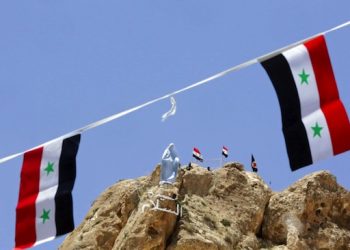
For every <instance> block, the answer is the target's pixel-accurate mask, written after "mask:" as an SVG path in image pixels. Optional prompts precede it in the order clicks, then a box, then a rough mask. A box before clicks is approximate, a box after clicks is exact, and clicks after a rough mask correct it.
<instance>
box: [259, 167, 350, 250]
mask: <svg viewBox="0 0 350 250" xmlns="http://www.w3.org/2000/svg"><path fill="white" fill-rule="evenodd" d="M349 195H350V194H349V192H348V191H347V190H345V189H344V188H343V187H341V186H340V185H338V184H337V182H336V179H335V177H334V176H332V175H331V174H330V173H329V172H326V171H320V172H316V173H313V174H310V175H308V176H306V177H304V178H302V179H301V180H299V181H297V182H296V183H295V184H293V185H292V186H291V187H289V188H288V189H286V190H284V191H283V192H281V193H277V194H274V195H273V196H272V197H271V199H270V202H269V205H268V207H267V209H266V214H265V217H264V222H263V227H262V235H263V237H264V238H266V239H269V240H271V241H273V242H274V243H277V244H286V245H287V246H288V247H289V249H350V240H349V239H350V231H349V230H350V222H349V219H350V207H349V204H350V199H349Z"/></svg>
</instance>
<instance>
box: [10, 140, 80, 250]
mask: <svg viewBox="0 0 350 250" xmlns="http://www.w3.org/2000/svg"><path fill="white" fill-rule="evenodd" d="M79 143H80V134H77V135H74V136H72V137H69V138H66V139H63V140H57V141H54V142H52V143H49V144H46V145H44V146H42V147H38V148H35V149H33V150H30V151H27V152H26V153H25V154H24V158H23V165H22V170H21V181H20V187H19V198H18V204H17V208H16V236H15V238H16V240H15V242H16V246H15V248H16V249H24V248H29V247H32V246H36V245H38V244H41V243H44V242H46V241H49V240H53V239H54V238H55V237H56V236H59V235H63V234H66V233H68V232H70V231H72V230H73V229H74V221H73V200H72V189H73V186H74V182H75V176H76V160H75V158H76V155H77V153H78V148H79Z"/></svg>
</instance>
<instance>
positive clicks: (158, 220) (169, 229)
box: [60, 163, 350, 250]
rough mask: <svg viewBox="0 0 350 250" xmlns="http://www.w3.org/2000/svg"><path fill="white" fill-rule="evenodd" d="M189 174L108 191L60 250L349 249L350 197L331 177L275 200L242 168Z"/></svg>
mask: <svg viewBox="0 0 350 250" xmlns="http://www.w3.org/2000/svg"><path fill="white" fill-rule="evenodd" d="M192 166H193V168H192V169H186V166H184V167H183V168H181V171H179V175H178V178H177V181H176V183H175V185H168V184H166V185H162V186H159V185H158V182H159V174H160V166H157V167H156V168H155V170H154V171H153V173H152V174H151V175H150V176H147V177H140V178H137V179H134V180H123V181H119V182H118V183H116V184H115V185H113V186H111V187H109V188H108V189H107V190H105V191H104V192H103V193H102V194H101V195H100V197H98V198H97V200H96V201H95V202H94V204H93V205H92V207H91V209H90V211H89V212H88V214H87V215H86V217H85V219H84V221H83V222H82V223H81V224H80V225H79V226H78V227H77V228H76V229H75V230H74V231H73V232H72V233H71V234H70V235H68V236H67V238H66V239H65V241H64V242H63V244H62V245H61V247H60V249H61V250H68V249H72V250H78V249H91V250H98V249H101V250H109V249H113V250H120V249H133V250H134V249H167V250H182V249H183V250H185V249H190V250H196V249H209V250H211V249H213V250H214V249H215V250H219V249H220V250H221V249H275V250H277V249H350V193H349V191H347V190H346V189H344V188H343V187H341V186H340V185H338V184H337V182H336V178H335V177H334V176H333V175H331V174H330V173H329V172H326V171H320V172H315V173H312V174H310V175H307V176H305V177H304V178H302V179H300V180H299V181H297V182H296V183H294V184H293V185H291V186H290V187H289V188H287V189H286V190H284V191H282V192H273V191H272V190H271V189H270V188H269V186H268V185H267V184H266V183H265V182H264V181H263V180H262V179H261V178H260V177H259V175H258V174H256V173H253V172H248V171H245V170H244V167H243V165H241V164H239V163H228V164H226V165H225V166H223V167H222V168H219V169H215V170H213V171H208V170H207V169H206V168H202V167H201V166H198V165H196V164H192ZM157 200H158V203H157ZM155 206H156V207H158V208H159V209H158V210H156V209H154V207H155ZM162 209H163V210H162ZM164 209H167V210H169V211H172V212H173V213H171V212H166V211H164ZM176 213H178V215H176Z"/></svg>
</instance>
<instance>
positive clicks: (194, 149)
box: [193, 148, 201, 154]
mask: <svg viewBox="0 0 350 250" xmlns="http://www.w3.org/2000/svg"><path fill="white" fill-rule="evenodd" d="M193 151H194V152H196V153H197V154H201V152H199V150H198V148H193Z"/></svg>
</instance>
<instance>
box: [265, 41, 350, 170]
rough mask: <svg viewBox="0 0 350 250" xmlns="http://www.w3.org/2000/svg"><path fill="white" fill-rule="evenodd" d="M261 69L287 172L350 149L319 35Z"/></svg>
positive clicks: (343, 114)
mask: <svg viewBox="0 0 350 250" xmlns="http://www.w3.org/2000/svg"><path fill="white" fill-rule="evenodd" d="M261 64H262V66H263V67H264V68H265V70H266V72H267V73H268V75H269V77H270V79H271V81H272V84H273V86H274V88H275V91H276V93H277V97H278V100H279V103H280V108H281V113H282V124H283V133H284V138H285V142H286V146H287V152H288V156H289V162H290V166H291V169H292V171H294V170H296V169H299V168H301V167H304V166H307V165H310V164H312V163H314V162H316V161H318V160H321V159H324V158H326V157H329V156H332V155H336V154H340V153H342V152H345V151H347V150H349V149H350V123H349V119H348V116H347V114H346V110H345V108H344V106H343V103H342V101H341V100H340V98H339V93H338V89H337V84H336V81H335V77H334V74H333V69H332V65H331V61H330V58H329V55H328V49H327V45H326V41H325V38H324V36H318V37H316V38H314V39H312V40H309V41H307V42H305V43H304V44H301V45H298V46H296V47H294V48H292V49H289V50H287V51H284V52H282V53H281V54H278V55H276V56H274V57H272V58H270V59H267V60H265V61H263V62H262V63H261Z"/></svg>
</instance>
